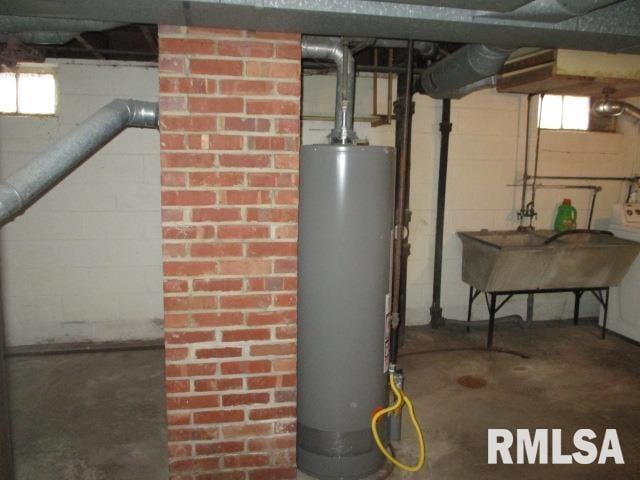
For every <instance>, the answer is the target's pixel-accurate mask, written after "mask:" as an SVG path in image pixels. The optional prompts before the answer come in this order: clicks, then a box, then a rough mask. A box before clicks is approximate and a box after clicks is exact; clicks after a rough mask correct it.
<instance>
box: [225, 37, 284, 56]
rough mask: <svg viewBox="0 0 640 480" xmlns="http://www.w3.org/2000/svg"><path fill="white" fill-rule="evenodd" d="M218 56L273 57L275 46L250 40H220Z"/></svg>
mask: <svg viewBox="0 0 640 480" xmlns="http://www.w3.org/2000/svg"><path fill="white" fill-rule="evenodd" d="M218 54H219V55H222V56H226V57H242V58H249V57H262V58H267V57H272V56H273V46H272V44H271V43H266V42H252V41H249V40H220V42H218Z"/></svg>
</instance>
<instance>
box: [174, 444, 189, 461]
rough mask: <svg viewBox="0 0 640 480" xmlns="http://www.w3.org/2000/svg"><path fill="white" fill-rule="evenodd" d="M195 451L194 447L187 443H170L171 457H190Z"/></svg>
mask: <svg viewBox="0 0 640 480" xmlns="http://www.w3.org/2000/svg"><path fill="white" fill-rule="evenodd" d="M192 452H193V447H192V446H191V445H189V444H185V443H174V444H170V445H169V457H170V458H179V457H190V456H191V454H192Z"/></svg>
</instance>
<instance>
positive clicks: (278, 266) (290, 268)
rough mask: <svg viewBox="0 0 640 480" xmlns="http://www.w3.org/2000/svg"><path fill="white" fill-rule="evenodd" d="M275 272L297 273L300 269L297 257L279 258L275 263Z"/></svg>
mask: <svg viewBox="0 0 640 480" xmlns="http://www.w3.org/2000/svg"><path fill="white" fill-rule="evenodd" d="M273 271H274V273H296V272H297V271H298V260H297V259H277V260H276V261H275V262H274V264H273Z"/></svg>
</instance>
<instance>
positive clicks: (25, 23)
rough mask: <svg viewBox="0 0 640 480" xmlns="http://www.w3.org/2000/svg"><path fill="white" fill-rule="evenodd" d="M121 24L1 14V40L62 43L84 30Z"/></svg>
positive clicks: (47, 43)
mask: <svg viewBox="0 0 640 480" xmlns="http://www.w3.org/2000/svg"><path fill="white" fill-rule="evenodd" d="M120 25H122V23H115V22H99V21H92V20H74V19H69V18H39V17H12V16H8V15H0V42H3V43H6V42H7V41H8V40H9V39H10V38H16V39H18V40H20V41H21V42H24V43H32V44H33V43H35V44H43V45H62V44H65V43H67V42H68V41H70V40H72V39H73V38H75V37H76V36H77V35H80V34H81V33H83V32H97V31H101V30H109V29H111V28H116V27H119V26H120Z"/></svg>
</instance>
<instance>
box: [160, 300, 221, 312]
mask: <svg viewBox="0 0 640 480" xmlns="http://www.w3.org/2000/svg"><path fill="white" fill-rule="evenodd" d="M217 306H218V297H211V296H198V297H165V299H164V309H165V310H166V311H172V312H174V311H188V310H210V309H212V308H216V307H217Z"/></svg>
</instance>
